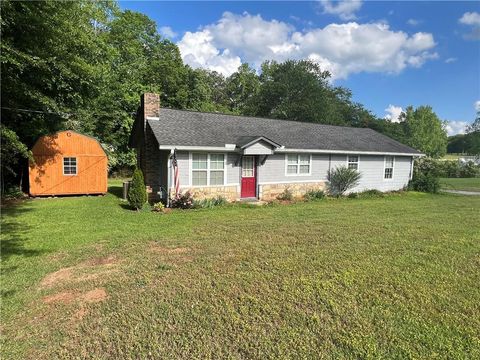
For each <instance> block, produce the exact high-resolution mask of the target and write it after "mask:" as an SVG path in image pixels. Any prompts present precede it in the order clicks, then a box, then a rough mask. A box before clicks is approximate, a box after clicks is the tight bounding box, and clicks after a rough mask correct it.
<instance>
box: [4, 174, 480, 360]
mask: <svg viewBox="0 0 480 360" xmlns="http://www.w3.org/2000/svg"><path fill="white" fill-rule="evenodd" d="M119 184H120V182H117V183H115V185H119ZM111 191H112V193H113V194H109V195H107V196H105V197H68V198H57V199H37V200H33V201H27V202H24V203H20V204H16V205H14V206H9V207H7V208H5V209H3V214H2V238H1V245H2V300H3V301H2V342H3V343H2V347H1V355H2V356H1V357H2V358H5V359H7V358H8V359H24V358H34V359H38V358H67V359H70V358H72V359H73V358H92V359H93V358H95V359H102V358H168V359H174V358H186V359H194V358H262V359H268V358H275V359H276V358H352V359H353V358H355V359H357V358H397V359H400V358H402V359H404V358H451V359H465V358H471V359H473V358H479V357H480V307H479V305H478V304H480V287H479V286H478V285H479V279H480V257H479V254H480V216H479V214H480V211H479V210H480V197H466V196H456V195H427V194H420V193H407V194H398V195H392V196H386V197H383V198H376V199H336V200H320V201H315V202H309V203H297V204H292V205H286V206H282V205H276V206H263V207H253V206H252V207H248V206H243V207H241V206H230V207H223V208H213V209H206V210H189V211H174V212H172V213H169V214H164V215H161V214H158V213H152V212H146V211H142V212H135V211H130V210H127V209H126V208H125V205H124V203H123V202H122V201H121V200H120V199H119V198H118V197H117V196H116V195H115V194H117V195H118V194H119V193H120V192H121V189H120V187H119V186H113V187H112V188H111ZM95 289H96V290H95ZM92 290H95V291H92Z"/></svg>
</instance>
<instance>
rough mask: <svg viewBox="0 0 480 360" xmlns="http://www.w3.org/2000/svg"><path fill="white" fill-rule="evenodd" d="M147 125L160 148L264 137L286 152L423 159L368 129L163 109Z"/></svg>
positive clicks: (219, 145) (236, 141)
mask: <svg viewBox="0 0 480 360" xmlns="http://www.w3.org/2000/svg"><path fill="white" fill-rule="evenodd" d="M148 124H149V125H150V127H151V128H152V131H153V133H154V135H155V137H156V139H157V141H158V144H159V145H171V146H198V147H223V146H225V144H237V146H241V144H245V141H246V140H247V139H256V138H259V137H264V138H267V139H269V140H270V141H272V142H275V143H277V144H280V145H281V146H283V147H284V148H285V149H305V150H326V151H328V150H331V151H359V152H379V153H402V154H414V155H421V153H420V152H419V151H417V150H415V149H413V148H411V147H409V146H407V145H404V144H402V143H400V142H398V141H396V140H393V139H391V138H389V137H388V136H385V135H382V134H380V133H378V132H376V131H374V130H372V129H369V128H355V127H345V126H334V125H323V124H317V123H307V122H300V121H289V120H278V119H266V118H258V117H248V116H237V115H226V114H219V113H204V112H196V111H186V110H174V109H167V108H161V109H160V116H159V118H158V119H156V118H155V119H152V118H149V119H148Z"/></svg>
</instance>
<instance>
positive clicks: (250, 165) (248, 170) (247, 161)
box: [242, 156, 255, 177]
mask: <svg viewBox="0 0 480 360" xmlns="http://www.w3.org/2000/svg"><path fill="white" fill-rule="evenodd" d="M254 165H255V164H254V162H253V156H244V157H243V159H242V177H254V176H255V168H254Z"/></svg>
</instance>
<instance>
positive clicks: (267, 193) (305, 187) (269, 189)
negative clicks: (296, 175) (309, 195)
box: [259, 181, 326, 201]
mask: <svg viewBox="0 0 480 360" xmlns="http://www.w3.org/2000/svg"><path fill="white" fill-rule="evenodd" d="M285 189H289V190H290V191H291V192H292V195H293V197H294V198H300V197H302V196H303V195H305V193H306V192H307V191H310V190H325V189H326V182H325V181H319V182H308V183H288V184H264V185H260V189H259V191H260V196H259V197H260V199H261V200H264V201H271V200H275V199H276V198H277V196H278V195H280V194H281V193H283V192H284V191H285Z"/></svg>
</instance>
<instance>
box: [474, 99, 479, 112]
mask: <svg viewBox="0 0 480 360" xmlns="http://www.w3.org/2000/svg"><path fill="white" fill-rule="evenodd" d="M473 107H474V108H475V111H480V100H477V101H475V102H474V103H473Z"/></svg>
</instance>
